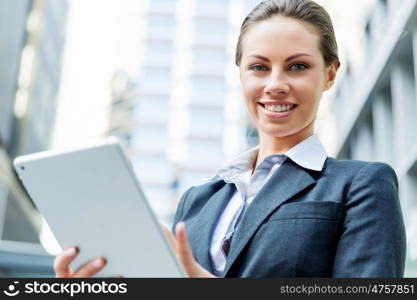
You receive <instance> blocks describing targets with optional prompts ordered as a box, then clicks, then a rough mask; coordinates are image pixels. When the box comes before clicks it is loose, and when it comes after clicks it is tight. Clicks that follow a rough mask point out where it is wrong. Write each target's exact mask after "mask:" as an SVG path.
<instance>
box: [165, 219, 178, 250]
mask: <svg viewBox="0 0 417 300" xmlns="http://www.w3.org/2000/svg"><path fill="white" fill-rule="evenodd" d="M161 227H162V230H163V231H164V233H165V235H166V236H167V238H168V240H169V242H170V243H171V246H172V248H173V249H177V239H176V238H175V237H174V235H173V234H172V232H171V231H170V230H169V229H168V228H167V227H166V226H165V225H164V224H161Z"/></svg>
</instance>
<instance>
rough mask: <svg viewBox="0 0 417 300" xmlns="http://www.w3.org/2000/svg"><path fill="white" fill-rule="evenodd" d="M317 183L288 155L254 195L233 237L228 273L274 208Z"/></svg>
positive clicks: (228, 258)
mask: <svg viewBox="0 0 417 300" xmlns="http://www.w3.org/2000/svg"><path fill="white" fill-rule="evenodd" d="M314 183H315V179H314V178H313V177H311V175H310V174H308V173H307V172H306V171H305V170H304V169H303V168H302V167H300V166H298V165H297V164H295V163H294V162H293V161H292V160H291V159H289V158H287V159H286V160H285V162H284V163H283V164H282V165H281V166H280V167H279V168H278V170H277V171H276V172H275V173H274V174H273V175H272V176H271V178H270V179H269V180H268V182H266V183H265V185H264V186H263V188H262V189H261V190H260V191H259V193H258V194H257V195H256V196H255V198H254V199H253V201H252V203H251V204H250V205H249V207H248V209H247V211H246V213H245V215H244V216H243V219H242V221H241V223H240V225H239V227H238V229H237V231H236V232H235V234H234V236H233V241H232V244H231V247H230V250H229V255H228V257H227V262H226V266H225V272H224V274H225V276H226V275H227V272H228V271H229V270H230V267H231V266H232V265H233V263H234V262H235V260H236V258H237V257H238V255H239V254H240V252H241V251H242V250H243V248H244V247H245V246H246V244H247V243H248V241H249V240H250V238H251V237H252V236H253V235H254V234H255V232H256V230H257V229H258V227H259V226H260V225H261V224H262V222H263V221H264V220H265V218H267V217H268V216H269V215H270V214H271V212H272V211H274V210H275V209H276V208H278V207H279V206H280V205H282V204H283V203H284V202H286V201H287V200H289V199H290V198H291V197H293V196H294V195H296V194H298V193H299V192H301V191H302V190H304V189H306V188H307V187H309V186H311V185H312V184H314Z"/></svg>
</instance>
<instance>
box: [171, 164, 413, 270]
mask: <svg viewBox="0 0 417 300" xmlns="http://www.w3.org/2000/svg"><path fill="white" fill-rule="evenodd" d="M234 192H235V187H234V185H233V184H231V183H225V182H224V181H223V180H221V179H219V180H217V181H213V182H209V183H206V184H203V185H200V186H196V187H192V188H190V189H189V190H187V191H186V192H185V193H184V195H183V196H182V198H181V200H180V202H179V204H178V208H177V212H176V215H175V220H174V226H175V224H176V223H177V222H179V221H184V222H185V224H186V231H187V236H188V240H189V242H190V245H191V248H192V250H193V254H194V256H195V258H196V260H197V261H198V262H199V263H200V264H201V265H202V266H203V267H204V268H206V269H207V270H208V271H210V272H213V266H212V263H211V259H210V254H209V249H210V241H211V237H212V234H213V231H214V229H215V226H216V223H217V220H218V218H219V217H220V216H221V213H222V212H223V210H224V208H225V206H226V205H227V202H228V201H229V200H230V198H231V196H232V195H233V193H234ZM405 248H406V235H405V228H404V222H403V217H402V213H401V207H400V203H399V199H398V182H397V177H396V175H395V172H394V170H393V169H392V168H391V167H390V166H389V165H387V164H384V163H371V162H363V161H354V160H336V159H334V158H330V157H329V158H327V159H326V162H325V164H324V166H323V170H322V171H312V170H309V169H304V168H302V167H300V166H299V165H297V164H296V163H294V162H293V161H292V160H291V159H289V158H288V159H286V160H285V162H284V163H283V165H281V167H280V168H279V169H278V170H277V171H276V172H275V173H274V174H273V175H272V176H271V178H270V179H269V180H268V182H266V183H265V185H264V186H263V188H262V189H261V190H260V191H259V193H258V194H257V195H256V197H255V198H254V200H253V202H252V203H251V205H250V206H249V207H248V210H247V212H246V214H245V215H244V216H243V219H242V221H241V223H240V225H239V227H238V228H237V231H236V232H235V235H234V237H233V240H232V244H231V247H230V250H229V255H228V257H227V262H226V267H225V273H224V276H225V277H402V276H403V274H404V263H405Z"/></svg>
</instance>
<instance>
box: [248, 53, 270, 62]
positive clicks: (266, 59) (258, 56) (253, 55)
mask: <svg viewBox="0 0 417 300" xmlns="http://www.w3.org/2000/svg"><path fill="white" fill-rule="evenodd" d="M248 57H256V58H259V59H261V60H264V61H266V62H269V59H268V58H266V57H265V56H262V55H259V54H252V55H248Z"/></svg>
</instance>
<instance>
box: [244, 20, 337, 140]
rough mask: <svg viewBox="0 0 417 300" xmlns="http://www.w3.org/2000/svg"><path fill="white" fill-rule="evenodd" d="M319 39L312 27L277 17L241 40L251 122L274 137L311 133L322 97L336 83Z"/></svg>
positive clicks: (253, 29)
mask: <svg viewBox="0 0 417 300" xmlns="http://www.w3.org/2000/svg"><path fill="white" fill-rule="evenodd" d="M319 42H320V35H319V33H318V31H317V30H316V29H315V28H314V27H313V26H312V25H310V24H307V23H304V22H301V21H297V20H295V19H292V18H288V17H282V16H276V17H273V18H271V19H268V20H265V21H262V22H259V23H256V24H253V25H252V26H251V27H250V28H249V30H248V32H246V34H245V36H244V37H243V41H242V60H241V62H240V78H241V82H242V87H243V94H244V97H245V101H246V104H247V107H248V110H249V113H250V116H251V118H252V119H253V121H254V122H255V125H256V127H257V128H258V130H259V131H260V132H259V134H260V135H262V134H266V135H268V136H274V137H285V136H290V135H294V134H300V135H302V136H308V135H310V134H312V133H313V130H314V119H315V117H316V113H317V109H318V105H319V101H320V97H321V94H322V92H323V91H325V90H327V89H328V88H329V87H330V86H331V84H332V83H333V81H334V78H335V75H336V71H337V65H336V63H334V64H332V65H331V66H330V67H326V66H325V63H324V59H323V55H322V53H321V51H320V49H319V45H320V44H319Z"/></svg>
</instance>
